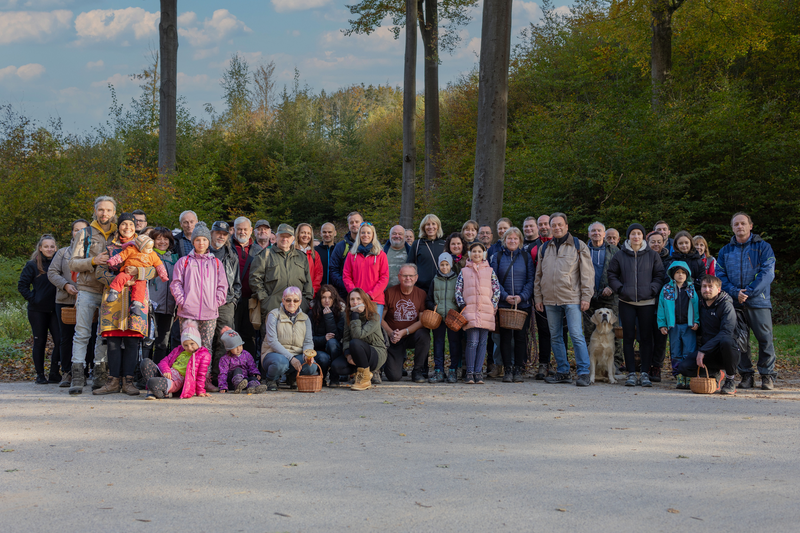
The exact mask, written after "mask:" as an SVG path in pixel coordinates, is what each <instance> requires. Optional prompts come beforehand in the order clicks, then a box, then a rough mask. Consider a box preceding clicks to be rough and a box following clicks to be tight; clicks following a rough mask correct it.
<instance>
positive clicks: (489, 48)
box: [472, 0, 512, 224]
mask: <svg viewBox="0 0 800 533" xmlns="http://www.w3.org/2000/svg"><path fill="white" fill-rule="evenodd" d="M511 4H512V0H484V3H483V23H482V26H481V55H480V67H479V68H480V73H479V81H478V139H477V142H476V148H475V179H474V182H473V186H472V219H473V220H477V221H478V223H479V224H494V223H495V221H496V220H497V219H498V218H500V216H501V213H502V211H503V180H504V172H505V161H506V133H507V127H508V124H507V122H508V65H509V59H510V55H511Z"/></svg>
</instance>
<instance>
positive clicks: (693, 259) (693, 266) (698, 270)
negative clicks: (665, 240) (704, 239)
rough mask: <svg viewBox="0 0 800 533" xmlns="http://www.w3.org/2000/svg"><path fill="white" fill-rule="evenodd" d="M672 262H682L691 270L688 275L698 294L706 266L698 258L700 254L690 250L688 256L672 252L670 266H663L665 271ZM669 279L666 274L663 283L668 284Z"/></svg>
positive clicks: (676, 251)
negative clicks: (690, 276)
mask: <svg viewBox="0 0 800 533" xmlns="http://www.w3.org/2000/svg"><path fill="white" fill-rule="evenodd" d="M674 261H683V262H684V263H686V264H687V265H688V266H689V270H691V272H690V274H691V275H692V281H693V282H694V289H695V291H696V292H697V294H698V295H699V294H700V285H701V283H702V279H703V276H705V275H706V266H705V265H704V264H703V260H702V259H701V258H700V254H698V253H697V252H696V251H694V250H692V251H691V252H689V253H688V254H684V253H681V252H679V251H678V250H675V251H674V252H672V256H671V257H670V264H669V265H664V269H665V270H669V267H670V265H672V263H673V262H674ZM669 281H670V278H669V274H667V278H666V280H665V281H664V283H669Z"/></svg>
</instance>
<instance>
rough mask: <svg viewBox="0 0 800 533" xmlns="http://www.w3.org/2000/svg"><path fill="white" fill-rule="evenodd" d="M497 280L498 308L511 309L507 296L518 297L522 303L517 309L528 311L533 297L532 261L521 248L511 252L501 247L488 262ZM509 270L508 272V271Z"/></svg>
mask: <svg viewBox="0 0 800 533" xmlns="http://www.w3.org/2000/svg"><path fill="white" fill-rule="evenodd" d="M489 264H490V265H491V267H492V270H494V273H495V275H496V276H497V279H498V280H499V281H500V303H499V306H500V307H513V306H512V305H511V304H509V303H508V302H507V301H506V298H508V297H509V296H519V297H520V298H522V301H521V302H520V303H519V304H517V308H518V309H528V308H530V306H531V298H532V297H533V278H534V274H535V272H534V270H533V261H531V260H530V259H529V258H528V254H527V253H525V251H524V250H523V249H522V248H517V249H516V250H514V251H513V252H512V251H511V250H509V249H508V248H506V247H504V246H503V247H501V248H500V250H499V251H498V252H497V253H496V254H494V255H493V256H492V258H491V260H490V261H489ZM509 269H510V270H509Z"/></svg>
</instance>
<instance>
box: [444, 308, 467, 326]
mask: <svg viewBox="0 0 800 533" xmlns="http://www.w3.org/2000/svg"><path fill="white" fill-rule="evenodd" d="M444 325H445V326H447V327H448V328H449V329H450V330H452V331H460V330H461V328H463V327H464V326H466V325H467V319H466V318H464V315H462V314H461V313H459V312H458V311H456V310H455V309H451V310H449V311H448V312H447V316H446V317H445V319H444Z"/></svg>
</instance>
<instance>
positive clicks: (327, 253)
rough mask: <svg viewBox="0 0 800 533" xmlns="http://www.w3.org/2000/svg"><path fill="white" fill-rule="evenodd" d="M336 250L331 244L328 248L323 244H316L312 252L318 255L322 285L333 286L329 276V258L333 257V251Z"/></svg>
mask: <svg viewBox="0 0 800 533" xmlns="http://www.w3.org/2000/svg"><path fill="white" fill-rule="evenodd" d="M334 248H336V245H335V244H331V245H330V246H326V245H324V244H321V243H320V244H318V245H316V246H315V247H314V250H315V251H316V252H317V253H318V254H319V260H320V262H321V263H322V284H323V285H332V284H333V277H332V276H331V267H330V265H331V257H332V256H333V250H334Z"/></svg>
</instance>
